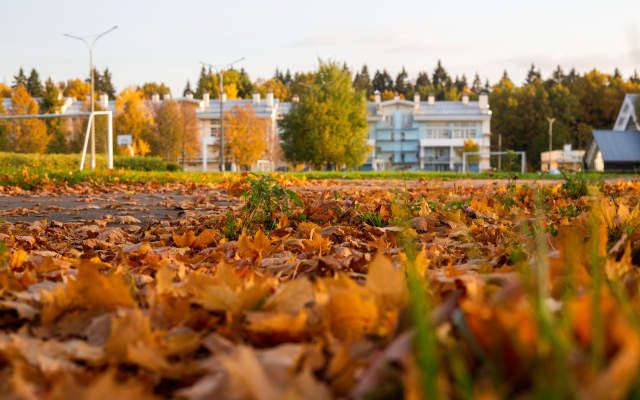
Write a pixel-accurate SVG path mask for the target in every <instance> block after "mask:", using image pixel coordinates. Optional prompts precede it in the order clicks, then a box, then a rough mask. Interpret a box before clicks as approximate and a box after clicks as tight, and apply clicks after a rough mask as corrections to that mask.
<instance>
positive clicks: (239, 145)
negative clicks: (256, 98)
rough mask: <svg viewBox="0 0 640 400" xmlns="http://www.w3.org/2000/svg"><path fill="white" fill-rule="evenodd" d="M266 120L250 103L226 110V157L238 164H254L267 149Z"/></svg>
mask: <svg viewBox="0 0 640 400" xmlns="http://www.w3.org/2000/svg"><path fill="white" fill-rule="evenodd" d="M268 133H271V132H268V130H267V126H266V123H265V121H263V120H262V119H260V118H259V117H258V116H257V115H256V112H255V111H254V109H253V107H251V105H250V104H249V103H245V105H244V106H240V105H236V106H235V107H233V108H232V109H231V110H230V111H226V112H225V157H228V158H229V159H230V160H233V162H235V163H236V165H238V166H242V165H247V166H250V165H253V164H254V163H255V162H256V161H258V160H260V159H261V158H262V156H263V154H264V153H265V152H266V151H267V140H266V136H267V134H268Z"/></svg>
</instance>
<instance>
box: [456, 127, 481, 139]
mask: <svg viewBox="0 0 640 400" xmlns="http://www.w3.org/2000/svg"><path fill="white" fill-rule="evenodd" d="M474 137H476V130H475V129H454V130H453V138H454V139H469V138H474Z"/></svg>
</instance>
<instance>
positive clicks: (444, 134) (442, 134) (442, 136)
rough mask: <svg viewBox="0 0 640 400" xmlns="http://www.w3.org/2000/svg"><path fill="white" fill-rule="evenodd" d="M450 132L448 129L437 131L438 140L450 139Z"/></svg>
mask: <svg viewBox="0 0 640 400" xmlns="http://www.w3.org/2000/svg"><path fill="white" fill-rule="evenodd" d="M449 137H450V136H449V130H448V129H437V130H436V138H438V139H449Z"/></svg>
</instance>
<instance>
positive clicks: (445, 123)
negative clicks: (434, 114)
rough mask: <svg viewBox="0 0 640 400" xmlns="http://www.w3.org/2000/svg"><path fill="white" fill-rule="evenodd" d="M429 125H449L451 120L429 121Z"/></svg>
mask: <svg viewBox="0 0 640 400" xmlns="http://www.w3.org/2000/svg"><path fill="white" fill-rule="evenodd" d="M427 126H449V122H447V121H439V122H427Z"/></svg>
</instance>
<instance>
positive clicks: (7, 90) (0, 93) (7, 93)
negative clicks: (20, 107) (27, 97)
mask: <svg viewBox="0 0 640 400" xmlns="http://www.w3.org/2000/svg"><path fill="white" fill-rule="evenodd" d="M12 91H13V89H11V87H9V86H7V85H5V84H4V83H0V99H4V98H6V97H11V92H12ZM1 102H2V101H0V103H1Z"/></svg>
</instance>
